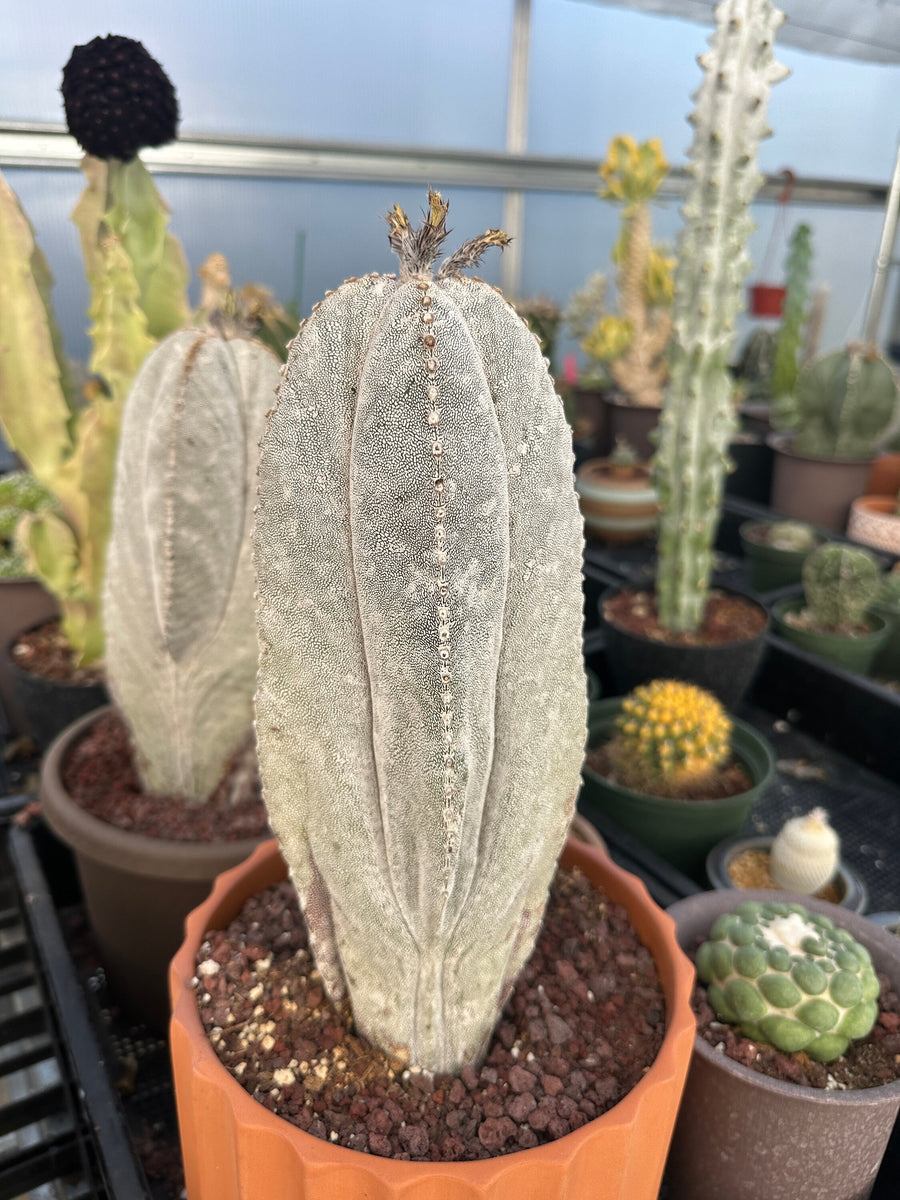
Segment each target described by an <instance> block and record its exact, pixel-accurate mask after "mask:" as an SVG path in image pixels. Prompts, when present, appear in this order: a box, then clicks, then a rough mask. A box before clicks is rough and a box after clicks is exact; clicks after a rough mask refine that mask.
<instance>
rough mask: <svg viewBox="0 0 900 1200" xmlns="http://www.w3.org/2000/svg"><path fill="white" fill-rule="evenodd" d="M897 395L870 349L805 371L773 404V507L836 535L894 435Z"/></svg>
mask: <svg viewBox="0 0 900 1200" xmlns="http://www.w3.org/2000/svg"><path fill="white" fill-rule="evenodd" d="M898 400H900V387H898V385H897V380H896V378H895V376H894V372H893V370H892V369H891V367H890V365H889V364H888V363H887V362H886V361H885V360H884V359H883V358H882V357H881V356H880V355H879V354H878V352H877V350H876V348H875V346H874V345H870V344H852V345H849V346H847V347H846V348H845V349H843V350H836V351H834V352H833V353H831V354H826V355H825V356H824V357H823V358H820V359H818V361H816V362H813V363H810V365H809V366H808V367H805V368H804V369H803V370H802V371H801V372H800V374H799V376H798V378H797V384H796V387H795V388H794V390H793V391H792V392H791V393H790V394H787V395H783V396H780V397H778V398H776V401H775V402H774V403H773V406H772V424H773V425H774V426H775V428H776V429H779V430H783V431H786V432H783V433H780V434H773V435H772V438H771V444H772V446H773V447H774V449H775V471H774V476H773V482H772V507H773V508H774V509H775V510H776V511H777V512H779V513H781V514H782V515H783V516H786V517H796V518H797V519H798V520H801V521H811V522H812V523H813V524H814V525H820V526H823V527H824V528H826V529H834V530H836V531H837V532H839V533H840V532H841V531H842V530H843V529H844V527H845V526H846V523H847V515H848V511H849V508H850V504H851V502H852V501H853V500H854V499H855V498H856V497H857V496H861V495H862V494H863V491H864V489H865V484H866V480H867V477H868V475H869V471H870V469H871V466H872V463H873V461H874V459H875V455H876V452H877V451H878V449H879V448H880V447H881V446H882V445H884V444H885V443H886V442H887V440H888V439H889V438H890V437H891V436H892V434H893V432H894V431H895V427H896V424H897V420H898V416H900V404H898Z"/></svg>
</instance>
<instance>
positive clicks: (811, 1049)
mask: <svg viewBox="0 0 900 1200" xmlns="http://www.w3.org/2000/svg"><path fill="white" fill-rule="evenodd" d="M745 896H746V898H745V900H744V902H743V903H741V904H736V902H735V898H734V894H733V893H731V892H729V891H713V892H704V893H700V894H698V895H696V896H690V897H688V898H687V899H686V900H680V901H678V902H677V903H676V904H674V905H672V907H671V908H670V910H669V911H670V912H671V913H672V915H673V916H674V917H675V920H676V921H677V923H678V938H679V941H680V942H681V945H682V946H683V948H684V949H685V950H687V951H688V952H689V953H691V954H694V953H695V952H696V959H697V968H698V974H699V976H700V979H701V980H702V981H703V983H705V985H706V986H705V987H701V986H700V985H698V987H697V989H696V991H695V997H694V1007H695V1011H696V1013H697V1015H698V1036H697V1038H696V1042H695V1048H694V1057H693V1060H692V1063H691V1071H690V1076H689V1080H688V1085H687V1088H686V1090H685V1095H684V1100H683V1102H682V1106H681V1109H680V1112H679V1117H678V1124H677V1126H676V1131H675V1137H674V1139H673V1142H672V1149H671V1152H670V1155H669V1161H668V1166H667V1172H666V1179H667V1183H668V1189H669V1190H668V1195H670V1196H671V1197H672V1200H719V1198H720V1197H722V1196H729V1197H735V1198H736V1200H759V1198H760V1197H762V1196H765V1197H766V1198H767V1200H789V1198H792V1197H797V1196H799V1195H808V1196H816V1197H818V1198H819V1200H855V1198H856V1197H863V1196H867V1195H868V1194H869V1191H870V1189H871V1186H872V1183H873V1181H874V1178H875V1175H876V1173H877V1171H878V1165H879V1163H880V1161H881V1158H882V1156H883V1155H884V1151H885V1148H886V1146H887V1143H888V1139H889V1137H890V1134H891V1129H892V1127H893V1125H894V1121H895V1119H896V1116H897V1112H898V1109H900V1078H898V1062H900V1060H898V1059H897V1057H896V1040H897V1035H896V1029H897V1018H898V1015H900V1000H898V995H897V993H898V992H900V942H898V940H897V939H896V938H895V937H893V936H892V935H890V934H888V933H886V932H885V931H884V930H881V929H879V928H877V926H875V925H874V924H872V923H871V922H870V921H868V920H867V919H866V918H865V917H862V916H860V915H859V914H857V913H854V912H851V911H849V910H848V909H846V908H838V907H837V906H835V905H832V904H827V903H826V902H824V901H821V900H816V899H803V900H802V903H801V902H800V900H799V899H798V898H797V897H796V896H795V895H794V894H792V893H789V892H778V891H776V892H769V891H749V892H747V893H745ZM698 943H702V945H700V947H699V949H697V947H698ZM892 1030H893V1031H894V1032H891V1031H892Z"/></svg>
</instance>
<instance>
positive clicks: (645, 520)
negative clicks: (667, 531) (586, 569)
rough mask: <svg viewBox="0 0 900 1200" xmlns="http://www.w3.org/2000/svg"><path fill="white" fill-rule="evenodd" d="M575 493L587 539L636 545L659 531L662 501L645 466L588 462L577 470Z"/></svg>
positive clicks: (606, 460)
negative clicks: (658, 524)
mask: <svg viewBox="0 0 900 1200" xmlns="http://www.w3.org/2000/svg"><path fill="white" fill-rule="evenodd" d="M575 490H576V491H577V493H578V502H579V504H580V505H581V513H582V516H583V517H584V532H585V535H586V536H587V537H595V538H600V539H601V540H602V541H604V542H612V543H617V544H622V543H624V542H637V541H640V540H641V538H645V537H647V536H648V535H649V534H650V533H652V532H653V530H654V528H655V527H656V515H657V512H658V509H659V500H658V497H657V494H656V491H655V489H654V487H653V485H652V484H651V482H650V468H649V466H648V464H646V463H633V464H628V465H625V464H620V463H614V462H613V461H612V460H611V459H608V458H592V459H589V460H588V461H587V462H586V463H583V464H582V466H581V467H579V469H578V472H577V474H576V476H575Z"/></svg>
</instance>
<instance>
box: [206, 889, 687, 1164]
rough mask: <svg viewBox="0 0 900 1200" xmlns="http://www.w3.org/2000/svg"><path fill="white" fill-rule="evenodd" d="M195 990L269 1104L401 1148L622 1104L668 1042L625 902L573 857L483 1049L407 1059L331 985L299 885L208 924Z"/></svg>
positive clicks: (465, 1140)
mask: <svg viewBox="0 0 900 1200" xmlns="http://www.w3.org/2000/svg"><path fill="white" fill-rule="evenodd" d="M195 985H196V990H197V999H198V1004H199V1011H200V1015H201V1019H202V1022H203V1025H204V1028H205V1029H206V1032H207V1035H208V1036H209V1038H210V1041H211V1043H212V1045H213V1047H214V1049H215V1051H216V1053H217V1054H218V1056H219V1058H220V1059H221V1061H222V1062H223V1064H224V1065H225V1066H226V1067H227V1069H228V1070H229V1071H230V1072H231V1073H232V1075H234V1077H235V1078H236V1079H238V1080H239V1081H240V1083H241V1084H242V1086H243V1087H244V1088H245V1089H246V1090H247V1091H248V1092H249V1093H250V1095H251V1096H253V1097H254V1098H255V1099H256V1100H258V1101H259V1102H260V1103H261V1104H264V1105H265V1106H266V1108H268V1109H270V1110H271V1111H272V1112H274V1113H277V1114H278V1115H279V1116H282V1117H284V1118H286V1119H287V1120H289V1121H292V1122H293V1123H294V1124H295V1125H297V1126H298V1127H299V1128H300V1129H303V1130H305V1131H307V1132H308V1133H310V1134H312V1135H314V1136H315V1137H319V1138H323V1139H325V1140H327V1141H330V1142H332V1143H334V1144H337V1145H341V1146H346V1147H349V1148H351V1149H354V1150H361V1151H364V1152H368V1153H370V1154H377V1155H383V1156H386V1157H392V1158H397V1159H414V1160H433V1161H464V1160H470V1159H482V1158H490V1157H493V1156H496V1155H502V1154H506V1153H510V1152H512V1151H515V1150H520V1149H525V1148H528V1147H532V1146H537V1145H539V1144H541V1143H545V1142H549V1141H553V1140H555V1139H556V1138H560V1137H564V1136H565V1135H566V1134H567V1133H569V1132H571V1131H572V1130H575V1129H578V1128H579V1127H580V1126H581V1125H584V1124H585V1123H586V1122H587V1121H590V1120H591V1119H592V1118H594V1117H597V1116H599V1115H600V1114H601V1113H603V1112H605V1111H606V1110H607V1109H609V1108H611V1107H612V1106H613V1105H614V1104H616V1103H617V1102H618V1101H619V1100H621V1099H622V1097H623V1096H625V1095H626V1093H627V1092H629V1091H630V1090H631V1088H633V1087H634V1086H635V1084H636V1083H637V1082H638V1081H639V1080H640V1079H641V1077H642V1076H643V1075H644V1074H645V1072H646V1071H647V1070H648V1069H649V1067H650V1065H651V1064H652V1062H653V1060H654V1058H655V1057H656V1055H657V1053H658V1051H659V1047H660V1045H661V1043H662V1039H663V1035H664V1032H665V998H664V995H663V992H662V989H661V987H660V984H659V980H658V977H657V974H656V968H655V965H654V963H653V960H652V957H651V955H650V953H649V952H648V951H647V950H646V949H645V948H644V947H643V946H642V945H641V943H640V941H639V940H638V938H637V935H636V934H635V932H634V930H633V928H632V926H631V924H630V922H629V920H628V915H627V913H626V911H625V909H624V908H622V907H621V906H619V905H616V904H613V903H612V902H611V901H610V900H609V899H608V898H606V897H605V896H604V895H603V894H602V893H600V892H598V891H596V890H595V889H594V888H593V887H592V886H591V884H590V882H589V881H588V880H587V878H586V877H585V876H584V875H583V874H582V873H581V872H579V871H577V870H574V871H560V872H559V873H558V874H557V876H556V879H555V881H554V883H553V886H552V888H551V894H550V902H549V904H548V908H547V912H546V915H545V919H544V924H543V928H542V932H541V935H540V937H539V939H538V943H537V945H536V947H535V950H534V952H533V954H532V956H531V958H530V959H529V961H528V963H527V964H526V966H525V968H524V969H523V971H522V972H521V974H520V976H519V979H518V980H517V982H516V985H515V988H514V990H513V992H512V995H511V997H510V999H509V1001H508V1003H507V1005H506V1007H505V1009H504V1011H503V1014H502V1018H501V1021H500V1023H499V1025H498V1027H497V1029H496V1030H495V1032H494V1037H493V1040H492V1041H491V1044H490V1047H489V1049H488V1053H487V1057H486V1060H485V1063H484V1065H483V1066H482V1067H480V1068H475V1067H471V1066H467V1067H465V1068H464V1069H463V1071H462V1072H461V1074H460V1075H459V1076H450V1075H438V1076H430V1075H427V1074H425V1073H423V1072H420V1071H416V1070H415V1069H412V1070H408V1069H406V1068H405V1065H404V1064H403V1063H402V1062H400V1061H398V1060H391V1059H389V1058H387V1057H385V1055H383V1054H382V1053H381V1052H380V1051H378V1050H376V1049H374V1048H373V1047H372V1046H370V1045H369V1044H368V1043H366V1042H365V1041H364V1040H363V1039H362V1038H360V1037H358V1036H357V1035H356V1033H355V1032H354V1031H353V1028H352V1023H351V1019H350V1013H349V1010H348V1009H347V1008H342V1009H341V1010H340V1011H336V1010H335V1008H334V1007H332V1005H331V1003H330V1002H329V1001H328V999H327V998H326V996H325V995H324V991H323V988H322V984H321V980H320V978H319V974H318V972H317V971H316V969H315V966H314V964H313V961H312V959H311V956H310V952H309V948H308V943H307V936H306V929H305V926H304V924H303V920H302V917H301V915H300V912H299V909H298V906H297V901H296V897H295V894H294V892H293V889H292V888H291V886H290V885H289V884H288V883H286V882H285V883H281V884H278V885H276V886H274V887H272V888H270V889H268V890H267V891H266V892H264V893H261V894H260V895H259V896H256V897H253V898H252V899H251V900H249V901H248V902H247V904H246V905H245V906H244V908H243V910H242V912H241V913H240V914H239V916H238V917H237V918H236V919H235V920H234V921H233V922H232V924H231V925H230V926H229V927H228V929H226V930H224V931H215V932H210V933H209V934H208V935H207V938H206V940H205V941H204V943H203V945H202V946H201V949H200V954H199V957H198V960H197V976H196V981H195Z"/></svg>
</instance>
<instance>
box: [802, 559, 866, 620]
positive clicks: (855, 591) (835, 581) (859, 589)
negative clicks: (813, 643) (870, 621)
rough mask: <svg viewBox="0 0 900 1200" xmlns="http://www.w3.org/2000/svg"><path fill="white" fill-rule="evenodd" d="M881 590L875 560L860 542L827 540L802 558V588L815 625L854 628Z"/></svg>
mask: <svg viewBox="0 0 900 1200" xmlns="http://www.w3.org/2000/svg"><path fill="white" fill-rule="evenodd" d="M880 591H881V572H880V571H879V569H878V561H877V559H876V558H875V556H874V555H873V554H870V553H869V551H868V550H863V549H862V548H861V547H859V546H844V545H841V544H840V543H839V542H826V544H825V545H824V546H819V547H818V549H816V550H813V552H812V553H811V554H810V555H809V556H808V557H807V558H806V559H804V562H803V592H804V595H805V597H806V607H807V609H808V610H809V612H810V613H811V615H812V618H813V622H814V624H815V626H816V628H819V629H823V630H828V629H856V628H857V627H858V626H859V625H860V624H861V623H862V620H863V618H864V616H865V614H866V610H867V609H869V608H870V607H871V606H872V605H873V604H874V603H876V601H877V600H878V596H879V592H880Z"/></svg>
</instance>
